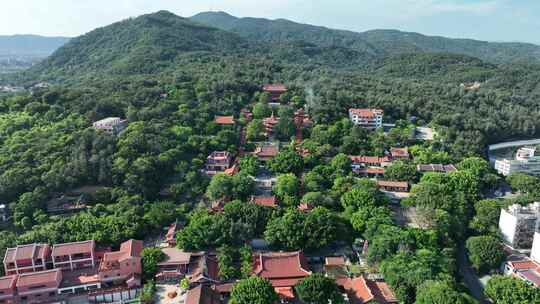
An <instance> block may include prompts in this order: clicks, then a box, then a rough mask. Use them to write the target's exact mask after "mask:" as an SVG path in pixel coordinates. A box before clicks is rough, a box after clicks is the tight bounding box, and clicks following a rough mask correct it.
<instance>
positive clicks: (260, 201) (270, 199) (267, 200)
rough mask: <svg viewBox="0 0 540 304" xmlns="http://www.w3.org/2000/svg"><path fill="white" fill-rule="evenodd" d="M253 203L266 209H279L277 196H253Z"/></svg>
mask: <svg viewBox="0 0 540 304" xmlns="http://www.w3.org/2000/svg"><path fill="white" fill-rule="evenodd" d="M251 202H253V203H255V204H257V205H259V206H264V207H272V208H276V207H277V200H276V197H275V196H252V197H251Z"/></svg>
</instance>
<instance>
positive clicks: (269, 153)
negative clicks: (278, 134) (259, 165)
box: [254, 145, 279, 157]
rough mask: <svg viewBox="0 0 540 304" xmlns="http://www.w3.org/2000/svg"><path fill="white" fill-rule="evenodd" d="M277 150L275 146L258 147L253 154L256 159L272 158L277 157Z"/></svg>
mask: <svg viewBox="0 0 540 304" xmlns="http://www.w3.org/2000/svg"><path fill="white" fill-rule="evenodd" d="M278 153H279V149H278V148H277V147H276V146H270V145H267V146H262V147H258V148H257V149H256V150H255V152H254V154H255V155H256V156H258V157H274V156H276V155H278Z"/></svg>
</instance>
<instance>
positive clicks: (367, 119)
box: [349, 109, 384, 130]
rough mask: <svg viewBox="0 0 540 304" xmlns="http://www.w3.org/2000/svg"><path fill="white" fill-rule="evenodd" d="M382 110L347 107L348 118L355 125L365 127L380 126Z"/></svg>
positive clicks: (374, 127)
mask: <svg viewBox="0 0 540 304" xmlns="http://www.w3.org/2000/svg"><path fill="white" fill-rule="evenodd" d="M383 115H384V111H383V110H381V109H349V118H350V120H351V121H352V122H353V123H354V124H355V125H357V126H360V127H363V128H366V129H370V130H373V129H377V128H380V127H382V124H383Z"/></svg>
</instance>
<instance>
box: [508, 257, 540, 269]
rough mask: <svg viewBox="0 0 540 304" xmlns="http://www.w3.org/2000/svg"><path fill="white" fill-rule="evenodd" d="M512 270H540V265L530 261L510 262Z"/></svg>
mask: <svg viewBox="0 0 540 304" xmlns="http://www.w3.org/2000/svg"><path fill="white" fill-rule="evenodd" d="M508 263H510V265H511V266H512V268H514V269H515V270H525V269H540V265H539V264H537V263H536V262H534V261H533V260H530V259H524V260H519V261H509V262H508Z"/></svg>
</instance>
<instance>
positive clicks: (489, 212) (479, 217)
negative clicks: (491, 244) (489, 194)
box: [469, 199, 503, 236]
mask: <svg viewBox="0 0 540 304" xmlns="http://www.w3.org/2000/svg"><path fill="white" fill-rule="evenodd" d="M502 207H503V206H502V203H500V202H499V201H497V200H493V199H486V200H481V201H478V202H476V204H475V205H474V209H475V211H476V214H475V216H474V217H473V219H472V221H471V222H470V224H469V226H470V227H471V228H472V229H474V230H475V231H476V232H477V233H478V234H491V235H494V236H495V235H497V233H498V230H499V227H498V224H499V216H500V214H501V208H502Z"/></svg>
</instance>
